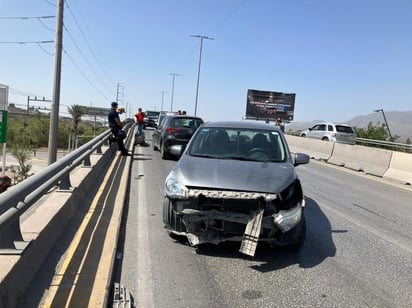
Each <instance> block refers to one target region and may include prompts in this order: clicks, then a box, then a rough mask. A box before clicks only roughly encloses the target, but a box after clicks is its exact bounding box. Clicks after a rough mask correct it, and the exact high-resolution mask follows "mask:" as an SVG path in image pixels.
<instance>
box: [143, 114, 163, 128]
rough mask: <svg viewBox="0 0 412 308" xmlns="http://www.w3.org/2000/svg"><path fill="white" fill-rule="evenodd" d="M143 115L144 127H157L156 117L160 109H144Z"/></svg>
mask: <svg viewBox="0 0 412 308" xmlns="http://www.w3.org/2000/svg"><path fill="white" fill-rule="evenodd" d="M144 114H145V117H144V128H146V127H153V128H156V127H157V118H158V117H159V114H160V111H150V110H148V111H145V113H144Z"/></svg>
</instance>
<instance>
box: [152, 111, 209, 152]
mask: <svg viewBox="0 0 412 308" xmlns="http://www.w3.org/2000/svg"><path fill="white" fill-rule="evenodd" d="M203 122H204V121H203V120H202V119H201V118H199V117H193V116H185V115H166V116H165V117H164V119H163V120H162V123H161V124H160V125H159V127H157V128H156V129H155V131H154V132H153V135H152V145H153V150H159V151H160V153H162V158H163V159H168V158H170V156H171V154H170V148H171V146H173V145H185V144H187V143H188V142H189V140H190V138H191V137H192V135H193V133H194V132H195V131H196V130H197V128H198V127H199V126H200V125H201V124H203Z"/></svg>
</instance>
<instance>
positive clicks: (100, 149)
mask: <svg viewBox="0 0 412 308" xmlns="http://www.w3.org/2000/svg"><path fill="white" fill-rule="evenodd" d="M96 153H97V154H103V152H102V146H101V145H99V146H98V147H97V148H96Z"/></svg>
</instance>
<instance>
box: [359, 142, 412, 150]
mask: <svg viewBox="0 0 412 308" xmlns="http://www.w3.org/2000/svg"><path fill="white" fill-rule="evenodd" d="M356 144H360V145H366V146H373V147H379V148H383V149H387V150H392V151H399V152H405V153H412V144H406V143H399V142H390V141H383V140H372V139H365V138H356Z"/></svg>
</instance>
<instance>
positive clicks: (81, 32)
mask: <svg viewBox="0 0 412 308" xmlns="http://www.w3.org/2000/svg"><path fill="white" fill-rule="evenodd" d="M66 6H67V9H68V10H69V12H70V15H71V16H72V17H73V20H74V22H75V24H76V26H77V28H78V29H79V31H80V34H81V35H82V37H83V39H84V41H85V42H86V45H87V46H88V47H89V50H90V52H91V54H92V55H93V57H94V59H95V60H96V63H97V64H98V65H99V67H100V69H101V70H102V72H103V73H104V75H105V76H106V78H107V80H109V81H110V83H111V84H112V85H114V84H115V83H114V82H113V80H112V79H111V78H110V76H109V74H107V72H106V70H105V69H104V68H103V66H102V65H101V64H100V61H99V60H98V59H97V57H96V54H95V53H94V51H93V48H92V47H91V46H90V44H89V41H88V40H87V38H86V35H85V34H84V32H83V30H82V28H81V27H80V24H79V23H78V21H77V19H76V17H75V16H74V14H73V11H72V10H71V7H70V6H69V3H68V1H67V0H66Z"/></svg>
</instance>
